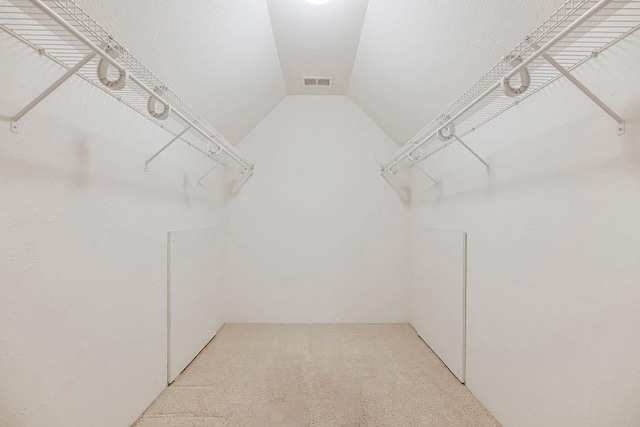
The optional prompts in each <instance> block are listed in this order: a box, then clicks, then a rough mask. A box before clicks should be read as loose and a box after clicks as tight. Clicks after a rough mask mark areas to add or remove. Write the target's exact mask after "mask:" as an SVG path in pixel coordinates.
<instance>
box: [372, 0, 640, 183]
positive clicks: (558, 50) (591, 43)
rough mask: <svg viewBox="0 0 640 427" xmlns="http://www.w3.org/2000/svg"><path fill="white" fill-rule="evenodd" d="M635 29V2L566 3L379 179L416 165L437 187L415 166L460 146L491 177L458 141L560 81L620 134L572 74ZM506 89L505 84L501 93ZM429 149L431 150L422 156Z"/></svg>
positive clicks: (638, 17)
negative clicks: (578, 92) (582, 96)
mask: <svg viewBox="0 0 640 427" xmlns="http://www.w3.org/2000/svg"><path fill="white" fill-rule="evenodd" d="M638 28H640V0H600V1H595V0H568V1H566V2H565V3H564V4H563V5H562V6H561V7H560V8H559V9H558V10H556V11H555V12H554V13H553V14H552V15H551V16H550V17H549V18H547V19H546V20H545V21H544V22H543V23H542V24H540V25H539V26H538V27H537V28H536V29H535V30H534V31H533V32H531V33H530V34H529V35H528V36H527V37H526V38H525V40H523V41H522V42H521V43H520V44H518V46H516V47H515V48H514V49H513V50H512V51H511V52H509V53H508V54H507V55H505V56H504V57H503V58H502V59H501V60H500V61H499V62H498V63H497V64H496V65H494V66H493V67H492V68H491V69H490V70H489V71H488V72H487V73H485V74H484V75H483V76H482V77H481V78H480V80H478V81H477V82H476V83H475V84H474V85H473V86H472V87H471V88H469V89H468V90H467V91H466V92H464V93H463V94H462V95H461V96H460V97H458V98H457V99H456V100H455V101H454V102H453V103H452V104H451V105H449V106H448V107H447V108H446V109H445V110H444V111H443V112H442V113H441V114H439V115H438V116H437V117H435V118H434V119H433V120H432V121H431V122H430V123H428V124H427V125H426V126H425V127H424V128H422V129H421V130H420V131H419V132H418V133H417V134H416V135H415V136H414V137H413V138H411V139H410V140H409V141H408V142H407V143H405V144H404V145H403V146H402V147H401V148H400V149H399V150H398V151H397V152H396V153H395V154H394V155H393V156H392V157H391V158H390V159H389V160H388V161H387V162H385V163H384V164H382V165H381V174H382V176H383V177H384V178H385V179H387V181H389V182H390V183H391V181H390V177H391V176H393V175H394V174H396V173H397V172H398V167H399V166H400V165H403V166H408V167H414V166H415V167H417V168H418V169H420V171H421V172H422V173H424V174H425V175H426V176H427V177H428V178H429V179H431V180H432V181H433V182H434V183H435V184H436V185H437V181H436V180H435V179H434V178H433V177H431V176H430V175H429V174H428V173H427V172H426V171H425V170H424V169H422V167H420V162H422V161H423V160H425V159H427V158H429V157H431V156H433V155H434V154H435V153H437V152H439V151H440V150H442V149H444V148H446V147H447V146H449V145H450V144H454V143H460V144H461V145H463V146H464V148H465V149H467V150H468V151H469V152H470V153H471V154H472V155H473V156H475V157H476V158H477V159H478V160H479V161H480V162H482V163H483V164H484V166H485V167H486V168H487V172H490V165H489V163H488V162H486V161H485V160H484V159H482V157H481V156H480V155H479V154H478V153H476V152H475V151H473V150H472V149H471V147H469V146H468V145H467V144H466V143H465V142H464V140H463V138H464V137H465V136H467V135H468V134H469V133H471V132H474V131H475V130H477V129H478V128H479V127H481V126H482V125H484V124H486V123H488V122H489V121H491V120H493V119H494V118H496V117H497V116H499V115H500V114H502V113H504V112H505V111H507V110H509V109H510V108H512V107H514V106H516V105H518V103H520V102H522V101H523V100H524V99H526V98H528V97H529V96H531V95H533V94H535V93H537V92H538V91H540V90H542V89H544V88H545V87H546V86H548V85H549V84H551V83H553V82H554V81H556V80H557V79H559V78H561V77H563V76H564V77H565V78H567V79H568V80H569V81H571V83H573V84H574V85H576V87H577V88H578V89H580V90H581V91H582V92H583V93H584V94H585V95H587V96H588V97H589V98H590V99H591V100H592V101H594V102H595V103H596V104H597V105H598V106H600V107H601V108H602V109H603V110H604V112H605V113H606V114H608V115H609V116H611V118H612V119H613V120H614V121H615V122H616V126H617V132H618V134H619V135H622V134H624V132H625V122H624V119H623V118H621V117H620V116H618V115H617V114H616V113H615V111H613V110H612V109H611V108H610V107H609V106H608V105H606V104H605V103H604V102H603V101H602V100H600V99H599V98H598V97H597V96H596V95H595V94H594V93H593V92H591V91H590V90H589V89H588V88H587V87H585V86H584V85H583V84H582V83H581V82H580V81H578V80H577V79H576V78H575V77H574V76H573V75H572V74H571V71H573V70H575V69H576V68H577V67H579V66H580V65H582V64H583V63H585V62H586V61H588V60H590V59H592V58H595V57H597V56H598V55H599V54H600V53H601V52H603V51H604V50H606V49H608V48H609V47H611V46H613V45H614V44H615V43H617V42H619V41H620V40H622V39H624V38H626V37H627V36H629V35H630V34H632V33H633V32H635V31H636V30H638ZM523 83H524V85H523ZM505 84H508V86H507V87H506V88H505ZM514 86H515V88H514ZM523 86H528V87H527V88H526V89H524V90H522V93H518V92H519V90H517V89H522V88H523ZM513 89H516V90H513ZM507 93H509V95H507ZM435 142H440V144H437V145H436V144H434V143H435ZM428 146H432V147H431V149H430V150H429V152H428V153H425V152H424V151H425V149H426V148H427V147H428ZM434 147H435V148H434ZM392 185H393V184H392Z"/></svg>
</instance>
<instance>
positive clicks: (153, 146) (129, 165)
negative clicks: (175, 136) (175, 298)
mask: <svg viewBox="0 0 640 427" xmlns="http://www.w3.org/2000/svg"><path fill="white" fill-rule="evenodd" d="M0 51H1V52H3V55H4V56H5V58H10V60H3V62H2V67H0V115H1V116H2V117H1V118H0V200H1V202H0V325H1V326H0V378H1V381H0V425H3V426H89V425H90V426H110V427H111V426H126V425H130V424H131V423H132V422H133V421H135V419H136V418H137V417H138V416H139V414H140V413H141V412H142V411H143V410H144V409H145V408H146V406H147V405H148V404H149V403H151V402H152V401H153V399H154V398H155V397H156V396H157V394H158V393H160V391H162V389H163V388H164V387H165V385H166V379H167V360H166V351H167V350H166V345H167V337H166V327H167V320H166V310H167V306H166V304H167V302H166V289H167V287H166V277H167V270H166V259H167V255H166V254H167V231H168V230H170V229H183V228H194V227H205V226H213V225H217V224H218V223H219V222H220V220H221V218H222V215H221V197H219V196H220V194H221V191H219V190H216V189H215V187H211V186H210V187H209V188H203V187H200V188H198V187H196V186H195V185H194V181H195V179H196V178H197V175H198V174H199V173H202V172H203V171H204V170H206V169H207V168H208V167H209V166H210V165H211V163H210V162H208V161H207V160H206V159H203V158H202V156H201V155H200V154H198V153H197V152H195V151H194V150H193V149H191V148H189V147H187V146H185V145H184V144H179V143H176V144H174V145H173V146H172V147H171V148H170V149H168V150H167V151H166V152H165V153H163V154H162V155H161V156H160V157H158V158H157V159H156V160H155V161H154V162H153V163H152V164H151V165H150V169H149V171H148V172H147V173H144V172H143V163H144V161H145V159H146V158H147V157H148V156H149V155H150V154H151V153H153V152H154V151H156V150H157V149H158V148H159V147H161V146H162V144H164V143H165V142H167V141H168V140H169V139H170V135H168V134H167V133H166V132H164V131H162V130H161V129H160V128H159V127H157V126H156V125H154V124H152V123H151V122H149V121H148V120H147V119H145V118H143V117H142V116H140V115H138V114H137V113H135V112H133V111H132V110H130V109H128V108H127V107H125V106H124V105H122V104H120V103H118V102H117V101H116V100H115V99H114V98H112V97H110V96H108V95H107V94H105V93H103V92H101V91H99V90H98V89H96V88H95V87H94V86H91V85H89V84H88V83H86V82H84V81H83V80H80V79H79V78H72V79H70V80H69V81H68V82H66V83H65V84H64V85H63V86H62V87H61V88H60V89H59V90H58V91H56V92H55V93H54V94H53V95H51V96H50V97H49V98H48V99H47V100H45V101H44V102H43V103H42V104H41V105H39V106H38V107H36V109H34V110H33V111H32V112H31V113H29V115H27V116H26V117H25V118H23V119H22V120H21V124H20V134H19V135H14V134H11V133H10V132H9V122H8V119H7V116H11V115H13V114H14V113H15V112H16V111H18V110H19V109H20V108H22V107H23V106H24V105H25V104H26V103H27V102H29V101H30V100H31V99H32V98H33V97H34V96H35V95H36V94H38V93H39V92H40V91H41V90H42V89H44V88H45V87H47V86H48V85H49V84H50V83H51V82H53V81H54V80H55V79H56V78H57V77H58V76H59V75H60V74H62V71H61V69H60V67H59V66H57V65H55V64H54V63H53V62H51V61H49V60H47V59H46V58H44V57H41V56H38V55H37V53H35V52H34V51H32V50H30V49H28V48H25V46H24V45H23V44H21V43H20V42H18V41H16V40H14V39H12V38H9V37H8V36H7V34H6V33H0ZM207 182H208V183H215V182H216V179H215V177H211V180H210V181H207ZM216 194H217V195H218V196H216Z"/></svg>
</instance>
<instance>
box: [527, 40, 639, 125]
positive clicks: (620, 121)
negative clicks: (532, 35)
mask: <svg viewBox="0 0 640 427" xmlns="http://www.w3.org/2000/svg"><path fill="white" fill-rule="evenodd" d="M530 44H531V47H532V48H534V49H535V50H538V49H539V48H540V46H538V44H537V43H536V42H533V41H532V42H531V43H530ZM595 56H597V54H596V55H595ZM542 57H543V58H544V59H545V60H546V61H547V62H548V63H549V64H551V66H552V67H553V68H555V69H556V70H558V71H559V72H560V73H561V74H562V75H563V76H565V77H566V78H567V80H569V81H570V82H571V83H573V85H574V86H575V87H577V88H578V89H580V91H582V93H584V94H585V95H587V96H588V97H589V99H591V100H592V101H593V102H595V103H596V105H597V106H598V107H600V108H602V110H604V112H605V113H607V114H608V115H609V116H611V118H612V119H613V120H615V121H616V123H618V127H617V131H618V135H624V133H625V130H626V129H625V121H624V119H623V118H622V117H620V116H619V115H618V114H617V113H616V112H615V111H613V110H612V109H611V108H610V107H609V106H608V105H607V104H605V103H604V101H602V100H601V99H600V98H598V97H597V96H596V95H595V94H594V93H593V92H591V91H590V90H589V88H587V87H586V86H585V85H584V84H582V82H581V81H580V80H578V79H577V78H575V77H574V76H573V74H571V72H570V71H569V70H567V69H566V68H564V67H563V66H562V65H560V63H558V61H556V60H555V59H553V57H552V56H551V55H549V54H548V53H546V52H543V53H542Z"/></svg>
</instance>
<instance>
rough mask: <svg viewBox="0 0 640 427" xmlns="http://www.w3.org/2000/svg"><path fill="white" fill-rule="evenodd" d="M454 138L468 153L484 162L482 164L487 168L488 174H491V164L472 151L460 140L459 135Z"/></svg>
mask: <svg viewBox="0 0 640 427" xmlns="http://www.w3.org/2000/svg"><path fill="white" fill-rule="evenodd" d="M453 137H454V138H455V140H456V141H458V142H459V143H460V144H462V146H463V147H464V148H466V149H467V151H469V152H470V153H471V154H473V157H475V158H476V159H478V160H480V162H482V164H483V165H484V166H485V167H486V168H487V173H488V174H491V166H489V163H488V162H487V161H485V160H484V159H483V158H482V157H480V155H479V154H478V153H476V152H475V151H473V150H472V149H471V147H469V146H468V145H467V144H465V142H464V141H463V140H461V139H460V138H458V136H457V135H453Z"/></svg>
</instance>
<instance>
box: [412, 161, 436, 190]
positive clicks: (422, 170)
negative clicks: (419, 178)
mask: <svg viewBox="0 0 640 427" xmlns="http://www.w3.org/2000/svg"><path fill="white" fill-rule="evenodd" d="M409 160H411V159H409ZM411 163H412V165H411V166H409V167H411V168H412V167H414V166H415V167H416V168H418V170H419V171H420V172H422V174H423V175H424V176H426V177H427V178H429V179H430V180H431V181H432V182H433V183H434V184H435V186H436V187H438V181H436V180H435V178H434V177H432V176H431V175H429V174H428V173H427V171H425V170H424V169H422V167H420V165H419V164H418V163H416V162H415V161H411Z"/></svg>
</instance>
